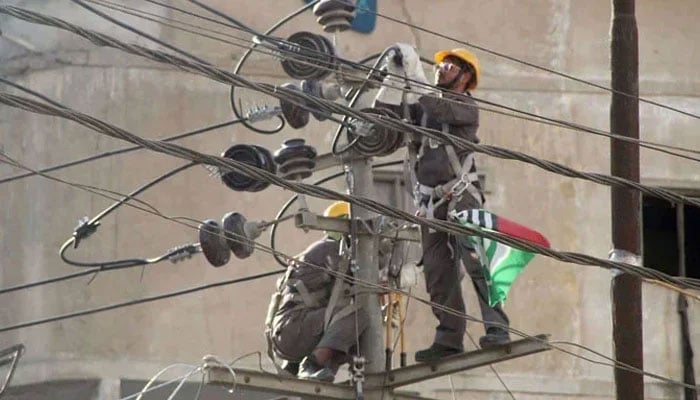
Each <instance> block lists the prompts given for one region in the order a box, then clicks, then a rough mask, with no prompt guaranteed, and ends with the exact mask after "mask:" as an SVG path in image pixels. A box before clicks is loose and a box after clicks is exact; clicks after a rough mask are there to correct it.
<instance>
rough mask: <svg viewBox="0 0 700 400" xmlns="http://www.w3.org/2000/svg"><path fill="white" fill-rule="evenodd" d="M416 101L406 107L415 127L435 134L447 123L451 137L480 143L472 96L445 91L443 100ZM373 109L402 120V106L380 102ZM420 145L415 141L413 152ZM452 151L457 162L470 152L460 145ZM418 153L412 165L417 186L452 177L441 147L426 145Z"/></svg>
mask: <svg viewBox="0 0 700 400" xmlns="http://www.w3.org/2000/svg"><path fill="white" fill-rule="evenodd" d="M418 101H419V103H418V104H413V105H411V106H410V107H409V112H410V114H411V115H410V118H411V120H412V121H413V122H414V124H416V125H424V127H426V128H430V129H435V130H438V131H442V127H443V124H447V125H449V128H448V133H449V134H450V135H454V136H458V137H461V138H463V139H466V140H469V141H471V142H474V143H479V138H478V137H477V135H476V132H477V130H478V128H479V109H478V107H477V104H476V102H475V101H474V99H472V98H471V96H469V95H468V94H464V95H460V94H455V93H450V92H447V93H445V95H444V97H443V98H440V97H435V96H429V95H425V96H421V97H420V99H419V100H418ZM376 106H377V107H385V108H389V109H391V110H392V111H394V112H396V113H398V114H399V115H401V116H402V117H404V115H403V112H404V111H403V106H392V105H388V104H384V103H381V102H377V103H376ZM421 144H422V141H421V140H420V138H418V139H417V141H415V142H413V143H412V146H415V150H416V151H418V150H419V148H420V147H421ZM454 148H455V151H456V152H457V156H458V157H459V159H460V162H462V161H463V160H464V158H465V157H466V156H467V155H468V154H469V153H470V151H469V150H465V149H460V148H459V146H454ZM421 153H422V156H421V157H420V159H419V160H418V161H417V162H416V165H415V173H416V178H417V180H418V183H421V184H423V185H426V186H431V187H434V186H438V185H443V184H445V183H447V182H449V181H450V180H452V179H453V178H455V175H454V173H453V171H452V167H451V165H450V160H449V159H448V157H447V153H446V152H445V148H444V146H437V147H435V148H432V147H430V146H426V148H423V149H422V150H421Z"/></svg>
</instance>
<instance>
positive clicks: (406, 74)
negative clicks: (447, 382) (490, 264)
mask: <svg viewBox="0 0 700 400" xmlns="http://www.w3.org/2000/svg"><path fill="white" fill-rule="evenodd" d="M392 50H393V54H391V53H388V54H390V55H389V57H388V63H387V72H388V75H387V76H386V77H385V78H384V79H383V85H382V88H381V89H380V90H379V92H378V94H377V97H376V99H375V107H385V108H389V109H391V110H392V111H394V112H396V113H398V114H399V115H402V117H403V118H404V119H406V120H409V121H411V122H412V123H414V124H416V125H419V126H421V127H425V128H429V129H435V130H439V131H442V132H443V133H444V134H446V135H448V136H449V135H454V136H458V137H460V138H463V139H466V140H469V141H471V142H474V143H478V142H479V139H478V138H477V135H476V132H477V129H478V127H479V109H478V107H477V104H476V102H475V101H474V99H472V97H471V94H470V92H471V91H472V90H474V89H475V88H476V87H477V85H478V83H479V79H480V74H481V71H480V69H479V62H478V60H477V58H476V57H475V56H474V55H473V54H472V53H471V52H469V51H468V50H466V49H453V50H443V51H439V52H437V53H436V54H435V56H434V60H435V64H436V71H435V85H436V86H437V87H438V88H439V89H440V90H439V91H437V92H432V90H433V89H432V88H428V85H427V79H426V78H425V74H424V73H423V69H422V66H421V62H420V58H419V56H418V54H417V53H416V51H415V49H414V48H413V47H412V46H410V45H407V44H403V43H398V44H396V45H394V46H392ZM416 81H417V82H422V83H424V84H425V85H420V84H416ZM409 165H410V168H411V174H412V178H413V179H412V180H414V181H415V182H414V184H415V188H414V199H415V202H416V205H417V207H418V208H419V211H418V214H419V215H421V216H424V217H428V218H435V219H441V220H446V219H447V216H448V213H449V212H451V211H453V210H457V211H462V210H468V209H474V208H481V207H482V204H483V202H484V198H483V194H482V191H481V187H480V185H479V181H478V176H477V173H476V163H475V159H474V152H471V151H468V150H463V149H458V148H455V147H454V146H453V145H452V144H450V143H445V142H443V141H438V140H434V139H430V138H428V137H427V136H424V137H422V138H417V139H416V140H412V141H411V142H410V144H409ZM421 234H422V247H423V265H424V274H425V281H426V286H427V290H428V293H429V294H430V300H431V301H432V302H434V303H437V304H439V305H441V306H444V307H448V308H450V309H452V310H455V311H457V312H459V313H462V314H464V313H465V305H464V299H463V297H462V291H461V285H460V276H461V273H460V272H461V271H460V268H461V264H463V265H464V267H465V268H466V270H467V273H468V274H469V276H470V277H471V279H472V282H473V283H474V288H475V290H476V294H477V297H478V299H479V306H480V308H481V314H482V317H483V320H484V324H485V330H486V335H485V336H482V337H481V338H480V340H479V344H480V346H481V347H482V348H489V347H495V346H500V345H503V344H506V343H508V342H509V341H510V337H509V335H508V322H509V321H508V317H507V316H506V314H505V312H504V311H503V309H502V308H501V305H500V304H499V305H497V306H496V307H491V306H489V300H488V287H487V283H486V280H485V278H484V272H483V270H482V265H481V263H480V261H479V257H478V255H477V253H476V250H475V249H474V247H473V245H471V244H470V243H469V242H468V239H467V238H466V237H455V236H453V235H449V234H447V233H445V232H441V231H435V230H433V229H428V228H425V227H423V229H422V231H421ZM460 261H461V262H460ZM432 311H433V314H434V315H435V316H436V317H437V319H438V321H439V324H438V326H437V328H436V332H435V338H434V341H433V344H432V345H431V346H430V347H429V348H428V349H425V350H420V351H418V352H416V361H418V362H425V361H433V360H438V359H440V358H443V357H447V356H450V355H454V354H459V353H462V352H463V351H464V345H463V340H464V334H465V331H466V320H465V318H464V317H462V316H459V315H453V314H450V313H448V312H446V311H443V310H440V309H438V308H435V307H433V310H432Z"/></svg>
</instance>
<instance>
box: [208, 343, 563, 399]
mask: <svg viewBox="0 0 700 400" xmlns="http://www.w3.org/2000/svg"><path fill="white" fill-rule="evenodd" d="M547 338H548V335H537V336H535V337H533V338H528V339H523V340H517V341H514V342H511V343H510V344H508V345H506V346H502V347H498V348H494V349H487V350H477V351H472V352H469V353H464V354H460V355H456V356H452V357H447V358H444V359H442V360H440V361H437V362H434V363H424V364H415V365H411V366H408V367H404V368H397V369H393V370H391V371H389V372H382V373H376V374H367V375H366V376H365V382H364V385H363V386H364V392H365V393H364V394H365V396H364V397H365V399H373V398H375V396H377V395H378V396H377V397H376V398H380V397H381V396H382V395H383V396H384V399H385V400H391V399H396V400H421V399H422V398H421V397H417V396H414V395H411V394H405V393H400V392H395V391H394V390H395V389H396V388H398V387H401V386H405V385H410V384H412V383H417V382H421V381H425V380H429V379H434V378H437V377H440V376H444V375H450V374H454V373H457V372H461V371H466V370H470V369H474V368H478V367H482V366H485V365H489V364H494V363H498V362H502V361H507V360H512V359H514V358H518V357H524V356H527V355H531V354H536V353H540V352H543V351H547V350H549V349H550V346H549V343H548V341H547ZM233 371H234V372H235V374H236V379H235V383H236V386H237V387H244V388H248V389H254V390H262V391H266V392H271V393H279V394H283V395H292V396H300V397H301V398H303V399H344V400H345V399H355V389H354V387H353V386H351V384H350V382H341V383H335V384H330V383H323V382H314V381H305V380H300V379H296V378H287V377H282V376H280V375H276V374H272V373H268V372H261V371H255V370H248V369H242V368H233ZM204 374H205V377H204V379H205V382H206V383H207V384H209V385H221V386H226V387H232V386H233V384H234V378H233V375H232V374H231V372H230V371H229V369H228V368H226V367H223V366H218V365H216V366H215V365H212V366H207V367H205V371H204ZM425 400H427V399H425Z"/></svg>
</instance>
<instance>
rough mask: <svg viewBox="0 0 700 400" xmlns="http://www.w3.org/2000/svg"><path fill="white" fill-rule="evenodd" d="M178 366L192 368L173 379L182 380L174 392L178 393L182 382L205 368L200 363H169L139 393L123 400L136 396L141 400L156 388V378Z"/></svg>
mask: <svg viewBox="0 0 700 400" xmlns="http://www.w3.org/2000/svg"><path fill="white" fill-rule="evenodd" d="M178 367H187V368H189V369H190V370H189V371H188V372H187V374H185V375H184V376H182V377H181V378H177V379H176V380H174V381H172V383H175V382H178V381H179V382H180V383H179V384H178V386H177V388H176V389H175V391H174V393H177V391H178V390H179V389H180V387H181V386H182V384H183V383H184V382H185V381H186V380H187V379H188V378H189V377H190V376H192V375H194V374H196V373H198V372H201V371H202V369H203V368H202V366H201V365H200V366H196V365H191V364H183V363H176V364H171V365H168V366H167V367H165V368H163V369H161V370H160V371H158V372H157V373H156V374H155V375H153V377H151V379H149V380H148V382H147V383H146V385H145V386H144V387H143V389H141V391H140V392H139V393H137V394H135V395H132V396H130V397H126V398H124V399H121V400H126V399H129V398H133V397H136V400H141V399H142V398H143V395H144V394H146V393H147V392H150V391H152V390H155V388H151V385H153V384H154V383H155V382H156V380H157V379H158V378H160V376H161V375H163V374H164V373H166V372H168V371H169V370H171V369H173V368H178ZM166 383H167V384H170V382H166ZM163 386H166V385H165V384H163V385H161V387H163Z"/></svg>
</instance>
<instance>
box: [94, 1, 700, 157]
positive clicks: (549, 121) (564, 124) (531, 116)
mask: <svg viewBox="0 0 700 400" xmlns="http://www.w3.org/2000/svg"><path fill="white" fill-rule="evenodd" d="M85 1H89V2H93V3H96V4H101V2H105V1H106V0H85ZM107 3H108V4H109V2H107ZM155 3H156V4H160V5H162V6H163V7H167V8H171V9H175V10H178V11H181V12H186V11H184V10H181V9H179V8H177V7H172V6H169V5H166V4H162V3H158V2H155ZM112 4H113V3H112ZM101 5H103V6H105V7H109V8H112V9H117V10H118V11H121V12H126V13H128V14H130V15H136V16H138V13H142V14H146V15H154V14H150V13H146V12H143V11H140V10H136V9H133V8H129V7H125V6H121V7H120V8H119V9H118V8H115V7H114V6H110V5H105V4H101ZM123 9H130V10H131V12H128V11H124V10H123ZM187 13H188V14H190V15H192V13H189V12H187ZM297 13H298V11H297ZM297 13H294V14H290V15H289V16H287V17H286V18H285V19H284V20H283V21H280V22H286V21H288V20H289V19H291V18H293V17H294V16H296V15H298V14H297ZM194 15H196V14H194ZM200 17H201V16H200ZM142 18H146V19H148V20H151V21H155V22H159V21H157V20H154V19H152V18H147V17H142ZM160 18H163V19H166V20H173V19H171V18H166V17H160ZM202 18H205V17H202ZM179 23H182V24H186V23H185V22H179ZM222 24H223V25H224V26H227V27H230V28H233V29H239V30H240V28H238V27H237V26H235V25H227V24H225V23H222ZM165 25H166V26H170V27H172V28H175V29H180V30H185V31H186V32H189V33H192V34H197V35H201V36H203V37H207V38H210V39H215V40H219V41H224V42H226V43H229V44H232V45H234V46H237V47H245V48H246V49H247V52H246V56H245V57H244V59H242V61H244V60H245V59H247V54H248V53H249V52H250V51H257V52H260V53H262V54H267V55H271V56H276V53H270V52H264V51H261V50H259V49H256V48H255V47H256V46H257V45H258V43H256V42H252V46H251V47H247V46H243V45H241V44H237V43H234V42H230V41H226V40H222V39H219V38H214V37H211V36H210V35H204V34H201V33H198V32H194V31H191V30H186V29H184V28H180V27H176V26H173V25H169V24H165ZM187 25H191V26H195V27H198V26H196V25H192V24H187ZM279 26H281V24H280V25H279ZM276 27H278V26H276ZM198 28H199V29H206V28H201V27H198ZM245 32H247V31H245ZM268 33H269V32H266V34H261V35H260V36H262V37H265V38H268V39H270V37H268V36H267V34H268ZM221 34H222V35H226V34H224V33H221ZM227 36H229V37H233V38H236V39H237V40H239V41H244V42H246V43H250V42H251V41H250V40H249V39H245V38H240V37H235V36H232V35H227ZM274 40H275V41H278V42H281V43H288V42H286V41H284V40H280V39H276V38H275V39H274ZM277 51H279V52H282V53H291V52H290V51H288V50H285V49H284V48H280V49H277ZM309 52H310V53H319V54H320V52H319V51H316V50H313V49H309ZM294 57H295V62H299V63H302V64H306V65H311V66H315V67H316V68H319V69H324V70H329V71H333V72H336V73H337V74H339V75H341V76H342V75H345V73H343V72H341V71H336V70H335V69H333V68H330V67H327V66H323V65H317V63H314V62H313V60H314V58H313V55H311V56H305V55H301V54H296V53H294ZM304 58H306V59H307V60H303V59H304ZM369 58H370V59H373V58H376V56H372V57H369ZM336 60H337V61H339V62H341V63H343V64H345V65H349V66H352V67H353V68H357V69H359V70H363V71H367V72H368V74H372V73H377V72H380V70H379V69H377V66H376V65H375V66H374V67H367V66H365V65H363V62H359V63H355V62H352V61H349V60H345V59H342V58H340V57H336ZM426 61H427V62H429V63H431V64H432V61H430V60H426ZM237 72H238V70H236V71H234V73H237ZM382 73H383V74H387V73H386V72H384V71H382ZM388 75H393V74H388ZM399 78H401V79H405V77H399ZM405 80H406V81H407V82H410V83H413V84H416V85H418V86H423V87H429V88H431V89H437V87H435V86H434V85H426V84H425V83H423V82H418V81H415V80H410V79H405ZM364 82H365V83H366V82H367V79H365V81H364ZM363 85H364V84H363ZM232 89H233V90H235V86H232ZM408 92H409V93H420V92H415V91H412V90H408ZM358 94H359V92H358ZM472 98H473V99H474V100H475V101H477V102H478V103H484V104H489V105H492V106H494V107H498V108H503V109H505V110H509V111H512V112H515V113H520V114H523V115H514V114H510V113H505V112H502V111H499V110H494V109H489V108H484V107H478V108H480V109H482V110H485V111H488V112H492V113H497V114H501V115H505V116H509V117H514V118H519V119H523V120H527V121H532V122H538V123H541V124H546V125H553V126H558V127H561V128H566V129H571V130H575V131H582V132H586V133H591V134H596V135H600V136H605V137H609V138H615V139H618V140H621V141H625V142H631V143H639V144H640V145H641V147H644V148H647V149H650V150H654V151H659V152H661V153H664V154H668V155H673V156H677V157H681V158H685V159H688V160H693V161H700V159H698V158H695V157H690V156H687V155H682V154H678V153H675V152H671V151H665V150H663V149H664V148H666V149H671V150H680V151H686V152H691V153H695V154H700V150H694V149H687V148H683V147H680V146H673V145H666V144H661V143H656V142H652V141H646V140H640V139H636V138H630V137H627V136H624V135H619V134H614V133H610V132H607V131H604V130H600V129H596V128H592V127H587V126H585V125H581V124H577V123H573V122H568V121H564V120H559V119H555V118H551V117H546V116H541V115H537V114H535V113H531V112H527V111H523V110H519V109H516V108H514V107H510V106H505V105H502V104H498V103H495V102H491V101H488V100H485V99H482V98H479V97H475V96H472ZM232 101H233V100H232ZM448 101H450V100H448ZM451 101H454V100H451ZM232 106H233V107H234V113H236V115H240V113H239V112H238V111H237V110H236V109H235V101H233V102H232ZM351 106H352V105H351ZM247 125H250V124H247ZM339 129H342V126H341V127H340V128H339ZM255 130H256V131H258V129H257V128H256V129H255ZM275 132H277V131H275ZM260 133H273V132H260ZM335 141H337V139H335V140H334V143H335ZM355 141H356V140H355ZM351 146H352V144H349V145H348V146H347V148H346V149H343V150H339V151H337V153H334V154H340V153H343V152H345V151H347V150H348V149H349V148H350V147H351ZM334 148H335V146H334Z"/></svg>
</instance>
